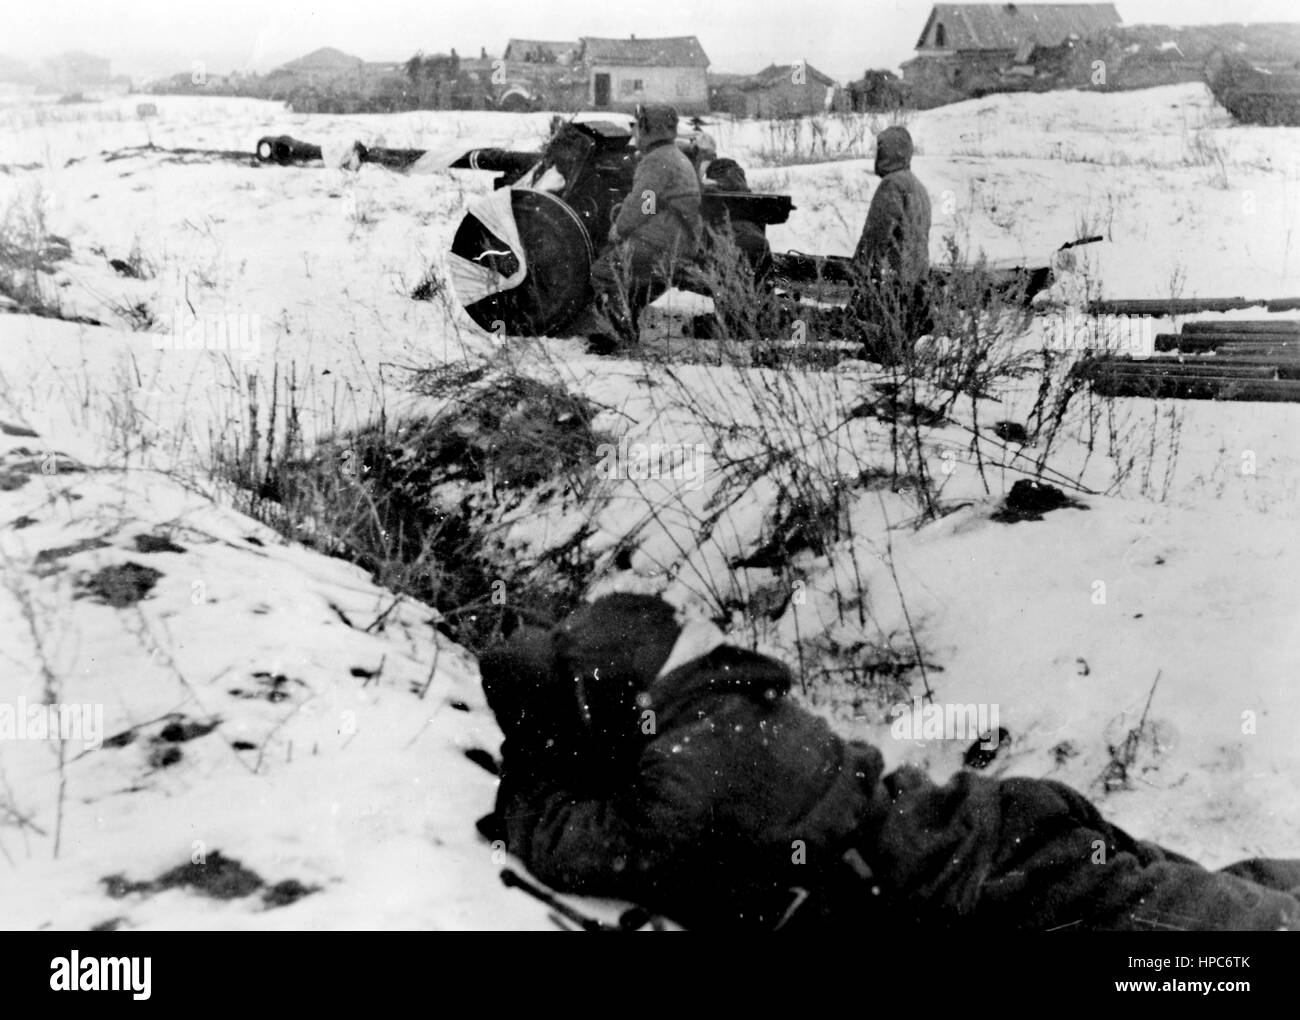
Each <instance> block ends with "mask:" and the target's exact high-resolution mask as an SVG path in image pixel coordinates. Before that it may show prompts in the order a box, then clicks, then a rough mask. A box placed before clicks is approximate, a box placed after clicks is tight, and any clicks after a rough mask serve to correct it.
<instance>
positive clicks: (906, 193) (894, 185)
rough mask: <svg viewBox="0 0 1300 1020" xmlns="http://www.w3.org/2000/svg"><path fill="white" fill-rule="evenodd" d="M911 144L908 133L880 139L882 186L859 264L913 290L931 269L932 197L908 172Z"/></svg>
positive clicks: (894, 131) (891, 132)
mask: <svg viewBox="0 0 1300 1020" xmlns="http://www.w3.org/2000/svg"><path fill="white" fill-rule="evenodd" d="M911 163H912V139H911V136H910V135H909V134H908V133H907V131H906V129H905V128H900V127H891V128H886V129H885V130H884V131H882V132H881V133H880V137H879V138H877V139H876V173H877V174H879V175H880V177H881V181H880V186H879V187H877V188H876V193H875V195H873V196H872V198H871V207H870V209H869V210H868V211H867V222H866V224H865V225H864V226H863V228H862V236H861V238H859V240H858V247H857V250H856V251H855V252H854V255H853V257H854V260H855V261H856V262H858V263H859V264H860V265H861V266H862V267H863V268H864V270H865V271H866V272H868V273H869V274H871V275H872V276H879V275H880V274H881V272H882V271H883V270H885V269H886V268H887V269H889V270H890V271H892V272H893V273H894V274H895V275H896V276H897V277H899V282H900V283H901V284H903V285H904V286H907V287H911V286H914V285H915V284H917V283H920V282H922V281H923V280H924V279H925V277H926V274H927V273H928V271H929V268H930V196H929V194H928V193H927V192H926V190H925V186H924V185H923V184H921V182H920V181H919V180H917V179H916V176H915V175H914V174H913V173H912V171H911V170H910V169H909V168H910V166H911Z"/></svg>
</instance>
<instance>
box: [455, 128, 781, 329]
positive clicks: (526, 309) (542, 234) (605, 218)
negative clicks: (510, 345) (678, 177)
mask: <svg viewBox="0 0 1300 1020" xmlns="http://www.w3.org/2000/svg"><path fill="white" fill-rule="evenodd" d="M451 166H452V167H454V168H460V169H471V170H487V171H495V172H496V173H497V174H499V176H498V178H497V180H496V182H495V192H494V194H493V195H491V196H489V197H487V198H485V199H483V200H480V201H479V202H476V203H475V204H474V205H473V206H471V207H470V209H469V211H468V212H467V213H466V215H465V218H464V219H463V220H462V221H461V224H460V227H459V229H458V230H457V231H456V234H455V237H454V238H453V239H452V246H451V254H450V257H449V259H448V261H449V263H450V266H451V276H452V281H453V284H454V286H455V288H456V293H457V295H458V296H459V297H460V299H461V301H462V302H463V303H464V305H465V310H466V311H467V312H468V313H469V315H470V317H471V318H473V319H474V321H475V322H477V323H478V324H479V325H480V326H482V327H483V328H484V329H487V330H489V331H495V332H505V333H507V334H512V335H525V336H528V335H542V334H546V333H552V332H555V331H557V330H560V329H563V327H564V326H565V325H566V324H567V323H569V322H570V321H571V320H572V319H573V318H574V317H575V316H576V315H577V314H578V312H580V311H581V310H582V309H583V308H584V307H585V306H586V304H587V303H588V301H589V300H590V299H591V283H590V277H591V266H592V263H593V262H594V261H595V259H596V258H598V257H599V255H600V253H601V251H602V250H603V248H604V247H605V245H606V244H607V243H608V242H607V236H608V234H609V229H610V226H611V225H612V224H613V222H614V220H615V218H616V217H617V215H618V206H619V204H620V203H621V202H623V201H624V200H625V199H628V197H629V193H630V192H631V190H632V180H633V175H634V173H635V171H636V151H635V149H634V147H633V145H632V133H631V132H630V131H629V130H628V129H627V128H625V127H623V126H622V125H619V124H614V123H610V122H608V121H581V122H577V121H569V122H564V123H561V124H560V125H559V126H558V127H557V129H556V131H555V133H554V134H553V135H552V136H551V138H550V140H549V141H548V142H547V143H546V146H545V147H544V148H543V149H542V151H541V152H517V151H513V150H507V149H494V148H483V149H472V150H470V151H469V152H467V153H465V154H464V155H463V156H461V157H460V158H459V159H457V160H455V161H454V162H453V163H452V164H451ZM793 209H794V203H793V202H792V201H791V200H790V197H789V196H788V195H768V194H755V193H752V192H743V191H724V190H718V189H715V188H706V189H705V190H704V192H703V195H702V202H701V215H702V218H703V220H704V223H705V226H706V228H712V229H714V230H719V229H724V228H725V227H726V225H727V224H728V222H733V223H734V222H737V221H740V220H744V221H747V222H749V223H752V224H755V225H756V226H758V227H760V228H764V227H767V226H769V225H772V224H778V223H784V222H786V220H787V219H789V216H790V213H791V211H792V210H793ZM755 268H757V267H755ZM693 269H695V270H699V269H703V266H702V265H698V264H697V265H695V266H686V267H684V269H683V271H682V272H680V273H679V274H678V276H677V277H676V278H675V280H674V283H675V284H676V285H677V286H679V287H682V288H683V289H688V290H694V291H696V292H697V293H707V287H706V285H705V283H704V282H703V281H704V279H705V277H706V276H707V274H706V273H703V272H697V271H692V270H693Z"/></svg>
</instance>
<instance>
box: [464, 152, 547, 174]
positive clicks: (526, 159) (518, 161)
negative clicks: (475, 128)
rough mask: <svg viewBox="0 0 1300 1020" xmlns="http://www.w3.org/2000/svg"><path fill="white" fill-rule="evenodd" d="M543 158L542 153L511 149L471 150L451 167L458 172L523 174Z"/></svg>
mask: <svg viewBox="0 0 1300 1020" xmlns="http://www.w3.org/2000/svg"><path fill="white" fill-rule="evenodd" d="M541 158H542V154H541V153H540V152H516V151H514V150H511V149H492V148H487V149H470V150H469V152H467V153H465V154H464V155H463V156H461V157H459V158H458V159H457V160H456V161H455V162H453V163H452V164H451V165H452V167H454V168H455V169H458V170H491V171H494V172H496V173H507V174H509V173H514V174H521V173H523V172H524V171H525V170H527V169H528V168H529V167H531V166H533V165H534V164H535V163H536V162H537V161H538V160H539V159H541Z"/></svg>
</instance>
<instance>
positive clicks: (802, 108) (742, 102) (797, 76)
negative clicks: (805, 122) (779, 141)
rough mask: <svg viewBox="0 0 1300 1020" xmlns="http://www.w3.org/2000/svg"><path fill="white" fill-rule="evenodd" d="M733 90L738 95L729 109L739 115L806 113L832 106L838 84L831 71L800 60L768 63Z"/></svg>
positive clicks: (820, 110)
mask: <svg viewBox="0 0 1300 1020" xmlns="http://www.w3.org/2000/svg"><path fill="white" fill-rule="evenodd" d="M732 90H733V92H732V94H733V96H735V97H736V98H734V99H733V100H732V101H731V102H730V103H729V104H728V110H729V112H731V113H733V114H735V115H736V116H737V117H803V116H808V115H810V114H814V113H823V112H825V111H827V110H829V109H831V107H832V105H833V104H834V102H835V98H836V94H837V91H838V86H837V84H836V82H835V80H834V79H833V78H831V77H830V75H827V74H824V73H822V72H821V71H819V70H817V68H815V67H813V66H812V64H810V63H808V62H807V61H806V60H801V61H799V62H797V63H794V64H769V65H768V66H767V67H765V68H763V70H761V71H759V72H758V73H757V74H752V75H750V76H749V77H747V78H745V79H743V80H741V81H740V82H737V83H735V84H734V85H733V86H732ZM737 100H738V101H737Z"/></svg>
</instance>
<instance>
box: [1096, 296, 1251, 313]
mask: <svg viewBox="0 0 1300 1020" xmlns="http://www.w3.org/2000/svg"><path fill="white" fill-rule="evenodd" d="M1266 300H1267V299H1266V298H1243V297H1228V298H1121V299H1115V300H1110V301H1093V302H1090V303H1089V305H1088V312H1089V314H1091V315H1161V316H1165V315H1192V314H1194V313H1196V312H1232V311H1236V310H1238V309H1241V308H1253V307H1255V306H1256V305H1262V304H1264V303H1265V302H1266Z"/></svg>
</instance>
